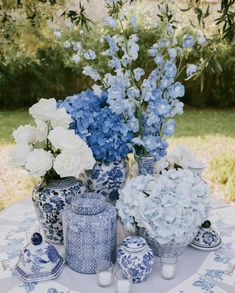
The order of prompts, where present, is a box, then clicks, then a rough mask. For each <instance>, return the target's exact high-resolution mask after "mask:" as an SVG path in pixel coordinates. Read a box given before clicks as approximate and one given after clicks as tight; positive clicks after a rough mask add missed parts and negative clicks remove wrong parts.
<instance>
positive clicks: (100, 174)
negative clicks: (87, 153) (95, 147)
mask: <svg viewBox="0 0 235 293" xmlns="http://www.w3.org/2000/svg"><path fill="white" fill-rule="evenodd" d="M86 175H87V184H88V186H89V188H90V189H91V190H95V191H96V193H100V194H102V195H103V196H104V197H105V198H106V200H107V201H109V202H115V201H116V200H117V199H118V198H119V195H118V190H119V188H122V187H123V185H124V183H125V181H126V178H127V176H128V161H127V160H125V159H123V160H121V161H115V162H111V163H105V162H97V163H96V164H95V166H94V168H93V169H92V170H91V171H90V170H89V171H86Z"/></svg>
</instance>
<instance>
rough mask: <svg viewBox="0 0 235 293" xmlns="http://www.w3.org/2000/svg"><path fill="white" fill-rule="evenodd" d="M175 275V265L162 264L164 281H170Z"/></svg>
mask: <svg viewBox="0 0 235 293" xmlns="http://www.w3.org/2000/svg"><path fill="white" fill-rule="evenodd" d="M174 275H175V265H174V264H163V265H162V276H163V278H166V279H171V278H173V277H174Z"/></svg>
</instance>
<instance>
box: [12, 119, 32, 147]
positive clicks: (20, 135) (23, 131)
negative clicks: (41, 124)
mask: <svg viewBox="0 0 235 293" xmlns="http://www.w3.org/2000/svg"><path fill="white" fill-rule="evenodd" d="M13 137H14V139H15V141H16V143H21V142H24V143H34V142H36V128H34V127H32V126H31V125H28V124H27V125H21V126H20V127H18V128H17V129H16V130H15V131H13Z"/></svg>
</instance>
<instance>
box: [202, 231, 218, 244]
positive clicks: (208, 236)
mask: <svg viewBox="0 0 235 293" xmlns="http://www.w3.org/2000/svg"><path fill="white" fill-rule="evenodd" d="M214 238H215V235H214V234H212V233H211V232H204V233H203V235H202V239H203V242H204V243H205V244H207V245H209V246H210V245H211V244H212V243H213V242H214Z"/></svg>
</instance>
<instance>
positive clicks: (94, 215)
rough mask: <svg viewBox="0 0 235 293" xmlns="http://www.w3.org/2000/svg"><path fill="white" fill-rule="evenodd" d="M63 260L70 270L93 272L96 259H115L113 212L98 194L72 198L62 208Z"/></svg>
mask: <svg viewBox="0 0 235 293" xmlns="http://www.w3.org/2000/svg"><path fill="white" fill-rule="evenodd" d="M63 226H64V238H65V260H66V263H67V265H68V266H69V267H70V268H71V269H72V270H74V271H76V272H79V273H83V274H95V273H96V267H97V263H98V262H99V261H101V260H102V261H103V260H107V261H111V262H113V263H115V261H116V242H117V212H116V209H115V207H114V206H113V205H111V204H110V203H108V202H106V201H105V198H104V197H103V196H102V195H101V194H96V193H92V192H89V193H84V194H83V195H81V196H79V197H76V198H73V199H72V200H71V203H70V205H67V206H66V207H65V209H64V212H63Z"/></svg>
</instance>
